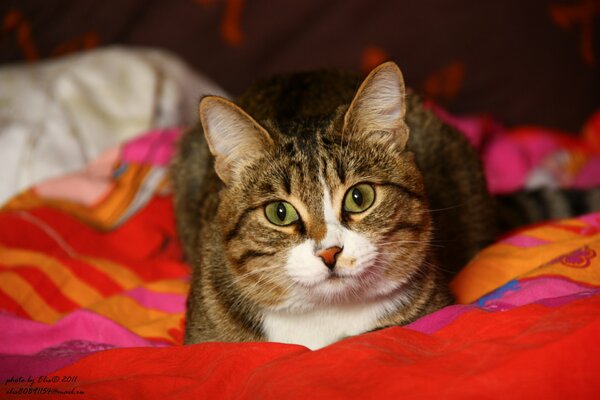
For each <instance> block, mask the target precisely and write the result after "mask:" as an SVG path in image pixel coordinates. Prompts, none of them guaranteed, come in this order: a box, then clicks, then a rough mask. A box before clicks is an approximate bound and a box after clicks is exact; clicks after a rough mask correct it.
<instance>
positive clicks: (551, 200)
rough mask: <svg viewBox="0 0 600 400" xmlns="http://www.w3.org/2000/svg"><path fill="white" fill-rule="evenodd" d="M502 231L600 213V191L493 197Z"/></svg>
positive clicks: (549, 191) (534, 192) (552, 191)
mask: <svg viewBox="0 0 600 400" xmlns="http://www.w3.org/2000/svg"><path fill="white" fill-rule="evenodd" d="M495 200H496V203H497V205H496V207H497V210H498V225H499V228H500V231H501V232H507V231H509V230H511V229H515V228H518V227H520V226H523V225H527V224H533V223H537V222H541V221H547V220H552V219H561V218H569V217H573V216H576V215H582V214H586V213H590V212H593V211H600V188H594V189H585V190H582V189H537V190H531V191H526V190H524V191H519V192H516V193H512V194H506V195H501V196H496V198H495Z"/></svg>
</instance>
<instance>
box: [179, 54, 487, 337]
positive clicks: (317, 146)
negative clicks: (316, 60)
mask: <svg viewBox="0 0 600 400" xmlns="http://www.w3.org/2000/svg"><path fill="white" fill-rule="evenodd" d="M394 68H397V67H395V65H394V64H392V63H387V64H384V65H382V66H380V67H379V69H378V70H377V71H376V72H374V73H372V74H371V75H370V78H372V77H373V76H374V74H376V73H381V72H380V71H383V72H384V73H392V72H393V71H392V70H393V69H394ZM386 71H387V72H386ZM390 71H392V72H390ZM397 73H398V74H399V71H398V72H397ZM370 78H367V80H369V79H370ZM368 85H369V84H368V83H366V84H363V88H364V87H367V88H368ZM359 86H360V80H359V79H358V78H357V77H356V76H354V75H351V74H345V73H341V72H335V71H321V72H311V73H299V74H294V75H287V76H278V77H274V78H271V79H268V80H266V81H263V82H260V83H258V84H256V85H255V86H253V87H251V88H250V89H249V90H248V91H247V92H246V93H245V94H244V95H243V96H242V97H241V98H239V99H238V100H237V102H236V104H237V105H238V106H239V108H241V110H244V111H245V113H247V114H248V115H250V116H251V117H252V118H253V119H254V120H255V121H256V125H257V126H256V128H255V129H256V131H257V132H258V131H260V132H258V133H256V132H255V133H256V137H257V138H258V139H257V141H256V143H255V145H252V146H254V147H252V146H251V148H246V149H245V151H244V152H243V153H240V154H245V155H246V156H245V158H244V160H245V161H244V163H243V164H241V166H237V167H232V164H231V160H228V159H225V158H222V157H221V158H220V157H217V165H216V168H217V172H218V173H217V172H215V168H213V165H215V158H214V157H213V156H211V150H212V152H213V153H215V152H216V151H217V150H215V148H214V147H215V146H214V143H213V144H211V147H209V146H207V143H206V140H205V137H204V136H205V135H204V133H203V127H202V126H201V125H198V126H197V127H196V128H194V129H192V130H190V131H189V132H187V134H186V135H185V136H184V137H183V138H182V140H181V142H180V145H179V152H178V155H177V157H176V159H175V161H174V163H173V165H172V176H173V182H174V189H175V199H174V201H175V212H176V219H177V226H178V231H179V235H180V238H181V241H182V243H183V247H184V250H185V256H186V258H187V260H188V261H189V262H190V264H192V266H193V278H192V285H191V291H190V294H189V298H188V308H187V323H186V335H185V342H186V343H197V342H204V341H262V340H266V337H265V332H264V329H263V326H262V324H263V316H262V310H264V309H266V308H276V307H278V305H280V304H281V303H282V302H284V301H285V299H286V296H287V295H288V293H289V290H290V281H289V277H287V276H286V274H285V271H284V270H283V267H281V268H278V266H282V265H283V264H284V263H285V258H286V257H287V250H288V249H290V248H291V247H293V246H295V245H297V244H299V243H301V242H302V241H303V240H307V239H312V240H314V241H315V242H316V243H318V242H319V241H320V240H322V239H323V236H324V234H325V221H324V220H323V212H324V211H323V205H322V198H323V189H322V183H321V181H320V179H319V177H320V176H321V177H322V178H323V180H324V181H325V182H326V184H327V186H328V187H329V189H330V190H331V196H332V198H333V199H334V200H335V201H337V202H338V203H341V202H342V199H343V196H344V193H345V192H346V190H348V188H349V187H351V186H352V185H354V184H356V183H360V182H370V183H372V184H373V185H374V186H375V187H376V190H377V196H376V202H375V204H374V205H373V206H372V207H371V209H369V210H368V212H365V213H363V214H364V215H363V214H359V215H343V213H342V217H341V218H342V220H343V222H342V223H343V224H344V226H345V227H347V228H348V229H350V230H353V231H356V232H359V233H361V234H363V235H364V236H366V237H368V238H369V239H370V240H371V241H373V243H377V247H378V248H380V249H381V250H382V253H385V254H388V255H387V256H386V257H388V258H387V259H386V263H385V268H386V270H385V273H386V276H387V277H388V278H389V279H390V280H391V281H400V280H402V279H408V282H407V283H406V284H404V285H402V288H401V289H402V290H403V291H404V293H405V294H406V298H408V299H410V301H409V303H408V304H404V303H403V304H398V306H397V307H396V308H395V309H394V310H392V311H390V312H388V313H386V315H383V316H382V317H381V318H380V319H379V321H378V324H377V326H375V327H373V329H376V328H379V327H384V326H388V325H402V324H406V323H409V322H411V321H414V320H415V319H417V318H419V317H420V316H423V315H425V314H427V313H430V312H432V311H435V310H437V309H439V308H441V307H443V306H445V305H447V304H449V303H450V302H451V295H450V294H449V291H448V289H447V281H448V279H449V278H450V277H451V276H453V275H454V274H455V273H456V272H457V271H458V270H459V269H460V268H461V267H462V266H463V265H465V263H466V262H467V261H468V260H469V259H470V258H471V257H472V256H473V255H474V254H475V253H476V252H477V251H478V250H479V249H481V247H482V246H484V245H485V244H487V243H489V242H490V241H491V239H492V238H493V236H494V233H495V232H493V228H492V227H493V225H494V224H493V221H492V218H493V216H492V211H491V210H492V204H491V198H490V196H489V195H488V192H487V190H486V184H485V181H484V177H483V173H482V168H481V166H480V163H479V160H478V158H477V156H476V154H475V153H474V151H473V150H472V149H471V147H470V146H469V145H468V143H467V142H466V140H465V139H464V137H463V136H462V135H461V134H459V133H457V132H455V131H454V130H453V129H451V128H450V127H449V126H447V125H445V124H443V123H442V122H441V121H440V120H439V119H438V118H436V117H435V116H434V115H433V114H432V113H431V112H430V111H428V110H426V109H424V108H423V106H422V104H421V102H420V100H419V99H418V98H417V97H416V96H415V95H412V94H410V93H409V94H408V95H407V97H406V102H405V107H406V115H405V118H404V120H405V123H406V126H405V125H402V126H401V127H400V128H399V129H396V130H394V131H392V130H390V131H389V132H388V131H381V130H379V131H377V130H376V131H373V129H372V127H369V126H367V125H368V124H367V123H366V122H365V121H364V118H362V117H361V116H360V115H359V114H360V113H359V112H358V111H353V110H360V108H361V107H363V105H360V104H358V103H359V101H358V100H356V102H355V103H356V104H354V103H353V106H352V107H350V104H351V103H352V102H353V99H357V98H359V95H358V94H357V90H358V89H359ZM363 88H361V89H360V90H358V93H360V92H361V90H362V89H363ZM401 89H402V90H403V83H402V88H401ZM355 96H356V97H355ZM219 102H221V103H219ZM202 103H204V106H206V107H212V106H215V105H216V106H220V105H222V106H223V107H229V108H236V107H235V106H233V105H232V104H230V103H228V102H226V101H225V100H219V99H215V98H212V99H209V100H207V99H206V98H205V99H203V101H202ZM202 103H201V104H202ZM211 104H212V105H211ZM403 104H404V103H403ZM206 107H205V108H206ZM201 108H202V107H201ZM349 108H350V111H349ZM235 112H237V113H243V112H242V111H238V110H236V111H235ZM204 118H205V119H204V120H203V122H204V125H206V117H204ZM243 118H245V117H243ZM253 129H254V128H253ZM406 135H408V143H407V144H406V146H405V145H404V141H406ZM209 141H210V139H209ZM224 181H225V183H224ZM279 199H283V200H286V201H287V200H288V199H290V200H289V201H290V202H292V201H293V204H294V205H298V206H297V207H296V208H297V209H298V213H299V215H300V218H301V219H300V221H299V223H296V224H293V225H292V226H289V227H283V228H281V227H275V226H272V225H270V224H269V222H268V221H266V218H265V216H264V211H263V206H264V205H265V204H266V203H268V202H270V201H275V200H279ZM336 199H337V200H336ZM402 241H405V242H404V243H403V242H402ZM389 254H392V255H389ZM382 257H383V256H382ZM265 266H271V267H272V268H271V269H269V270H265V271H264V272H261V271H259V269H261V268H265ZM331 301H333V302H336V301H337V302H340V303H344V302H353V301H360V299H355V298H351V296H350V295H346V296H345V297H343V298H340V299H334V300H331Z"/></svg>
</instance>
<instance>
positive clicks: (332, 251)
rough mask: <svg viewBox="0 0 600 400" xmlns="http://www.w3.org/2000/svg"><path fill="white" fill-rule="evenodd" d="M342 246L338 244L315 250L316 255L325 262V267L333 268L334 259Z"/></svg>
mask: <svg viewBox="0 0 600 400" xmlns="http://www.w3.org/2000/svg"><path fill="white" fill-rule="evenodd" d="M342 250H343V248H341V247H338V246H332V247H328V248H326V249H323V250H319V251H317V253H316V254H317V257H320V258H321V260H323V262H324V263H325V265H326V266H327V268H329V269H331V270H333V269H334V268H335V261H336V260H337V256H338V254H340V253H341V252H342Z"/></svg>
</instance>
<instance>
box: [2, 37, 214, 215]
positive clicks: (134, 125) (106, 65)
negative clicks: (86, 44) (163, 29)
mask: <svg viewBox="0 0 600 400" xmlns="http://www.w3.org/2000/svg"><path fill="white" fill-rule="evenodd" d="M209 93H210V94H220V95H225V93H224V92H223V90H221V89H220V88H219V87H218V86H217V85H215V84H214V83H212V82H211V81H210V80H209V79H207V78H205V77H204V76H202V75H200V74H198V73H197V72H195V71H193V70H192V69H191V68H189V67H188V66H187V65H186V64H185V63H184V62H183V61H181V60H180V59H179V58H177V57H175V56H174V55H172V54H170V53H168V52H165V51H162V50H156V49H146V48H131V47H109V48H104V49H100V50H94V51H88V52H85V53H81V54H76V55H72V56H69V57H63V58H59V59H55V60H50V61H45V62H40V63H36V64H17V65H9V66H3V67H2V68H0V160H2V166H3V168H2V169H0V204H2V203H4V202H5V201H6V200H8V199H9V198H10V197H11V196H12V195H14V194H16V193H17V192H19V191H21V190H24V189H26V188H27V187H29V186H31V185H32V184H34V183H39V182H41V181H43V180H45V179H48V178H51V177H56V176H61V175H62V174H64V173H67V172H74V171H77V170H79V169H81V168H83V167H85V166H86V165H87V164H88V163H89V162H91V160H94V159H95V158H96V157H97V156H98V155H99V154H100V153H102V152H103V151H105V150H106V149H108V148H109V147H112V146H114V145H116V144H118V143H121V142H123V141H125V140H128V139H131V138H132V137H134V136H136V135H138V134H140V132H145V131H147V130H149V129H151V128H160V127H167V126H172V125H187V124H191V123H193V122H194V121H195V120H196V105H197V101H198V98H199V97H200V96H202V95H203V94H209ZM32 110H35V111H34V112H32Z"/></svg>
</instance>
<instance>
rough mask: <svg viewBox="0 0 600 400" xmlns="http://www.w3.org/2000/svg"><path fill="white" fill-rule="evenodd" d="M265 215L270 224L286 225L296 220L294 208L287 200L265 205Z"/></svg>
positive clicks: (296, 214) (296, 215)
mask: <svg viewBox="0 0 600 400" xmlns="http://www.w3.org/2000/svg"><path fill="white" fill-rule="evenodd" d="M265 216H266V217H267V219H268V220H269V222H271V223H272V224H275V225H279V226H287V225H290V224H292V223H294V222H296V221H298V219H299V218H298V213H297V212H296V209H295V208H294V207H293V206H292V205H291V204H290V203H288V202H285V201H275V202H273V203H269V204H267V206H266V207H265Z"/></svg>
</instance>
